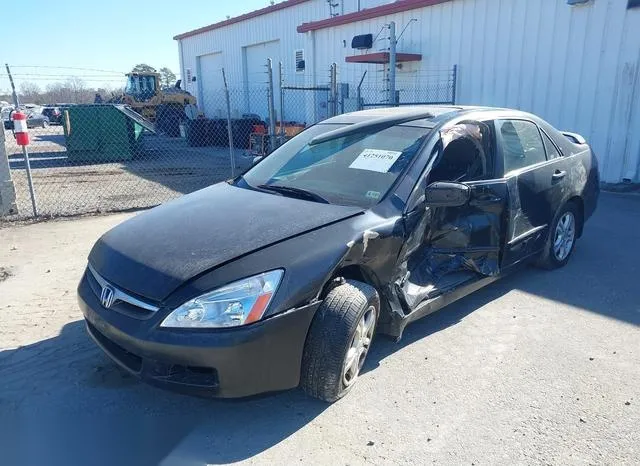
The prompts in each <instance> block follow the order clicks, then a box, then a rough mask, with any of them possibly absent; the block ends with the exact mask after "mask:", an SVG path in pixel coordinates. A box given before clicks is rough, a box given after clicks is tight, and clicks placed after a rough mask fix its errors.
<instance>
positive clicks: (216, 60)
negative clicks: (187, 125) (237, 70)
mask: <svg viewBox="0 0 640 466" xmlns="http://www.w3.org/2000/svg"><path fill="white" fill-rule="evenodd" d="M222 66H223V62H222V53H221V52H219V53H211V54H208V55H201V56H199V57H198V74H197V77H196V79H197V81H198V106H199V107H200V109H201V110H202V111H204V114H205V116H206V117H207V118H226V115H227V113H226V101H225V97H224V88H223V85H222Z"/></svg>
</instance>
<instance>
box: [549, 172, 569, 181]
mask: <svg viewBox="0 0 640 466" xmlns="http://www.w3.org/2000/svg"><path fill="white" fill-rule="evenodd" d="M565 176H567V172H566V171H564V170H556V171H555V173H554V174H553V175H551V179H552V180H561V179H562V178H564V177H565Z"/></svg>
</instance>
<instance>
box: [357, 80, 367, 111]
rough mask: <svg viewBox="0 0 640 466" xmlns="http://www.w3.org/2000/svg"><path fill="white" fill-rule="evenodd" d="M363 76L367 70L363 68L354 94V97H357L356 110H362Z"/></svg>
mask: <svg viewBox="0 0 640 466" xmlns="http://www.w3.org/2000/svg"><path fill="white" fill-rule="evenodd" d="M365 76H367V70H364V73H362V78H360V82H359V83H358V89H357V94H356V97H357V99H358V110H362V83H363V82H364V78H365Z"/></svg>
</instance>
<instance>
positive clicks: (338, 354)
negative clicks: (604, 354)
mask: <svg viewBox="0 0 640 466" xmlns="http://www.w3.org/2000/svg"><path fill="white" fill-rule="evenodd" d="M379 315H380V298H379V296H378V292H377V291H376V290H375V288H373V287H372V286H370V285H367V284H366V283H362V282H357V281H352V280H349V281H347V282H345V283H343V284H341V285H338V286H336V287H335V288H333V289H332V290H331V291H330V292H329V293H328V294H327V296H326V298H325V300H324V301H323V303H322V305H321V306H320V308H319V309H318V312H317V313H316V315H315V317H314V319H313V322H312V323H311V328H310V329H309V334H308V336H307V342H306V344H305V347H304V353H303V356H302V374H301V386H302V389H303V390H304V391H305V392H306V393H307V394H308V395H310V396H312V397H315V398H319V399H321V400H323V401H327V402H333V401H336V400H338V399H340V398H342V397H343V396H345V395H346V394H347V393H348V392H349V391H350V390H351V388H352V387H353V386H354V384H355V382H356V381H357V378H358V375H359V374H360V370H361V369H362V366H363V365H364V361H365V359H366V357H367V354H368V352H369V348H370V346H371V341H372V339H373V335H374V334H375V327H376V323H377V321H378V316H379Z"/></svg>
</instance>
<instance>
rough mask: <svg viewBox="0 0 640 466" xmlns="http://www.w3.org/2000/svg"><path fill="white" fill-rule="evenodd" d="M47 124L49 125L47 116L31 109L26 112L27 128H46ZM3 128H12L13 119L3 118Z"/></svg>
mask: <svg viewBox="0 0 640 466" xmlns="http://www.w3.org/2000/svg"><path fill="white" fill-rule="evenodd" d="M47 126H49V118H48V117H47V116H45V115H43V114H42V113H38V112H33V111H31V112H29V113H28V114H27V128H46V127H47ZM4 129H13V120H9V119H7V120H4Z"/></svg>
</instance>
